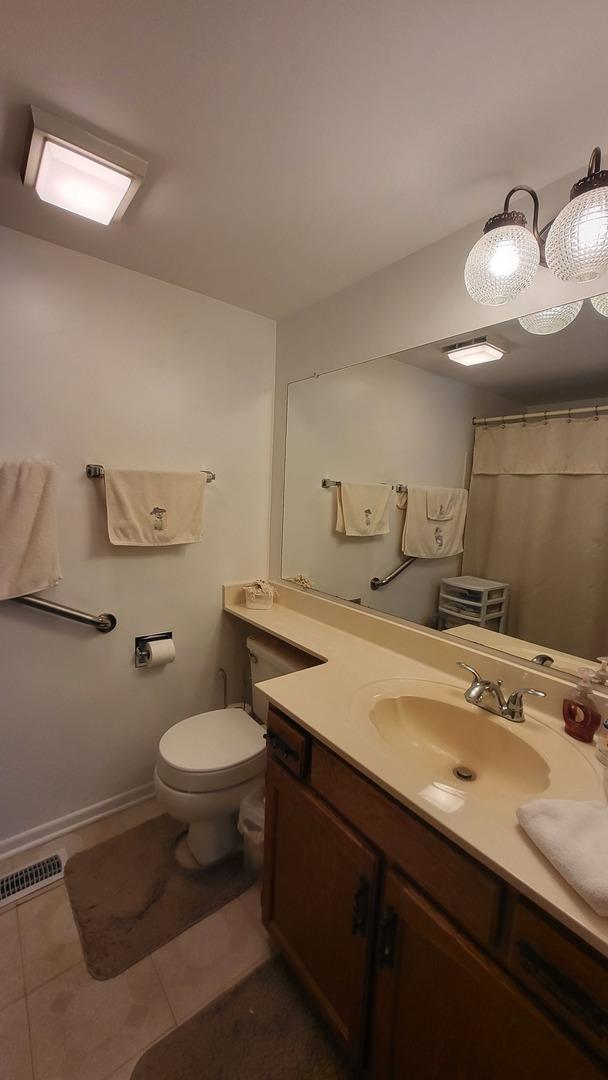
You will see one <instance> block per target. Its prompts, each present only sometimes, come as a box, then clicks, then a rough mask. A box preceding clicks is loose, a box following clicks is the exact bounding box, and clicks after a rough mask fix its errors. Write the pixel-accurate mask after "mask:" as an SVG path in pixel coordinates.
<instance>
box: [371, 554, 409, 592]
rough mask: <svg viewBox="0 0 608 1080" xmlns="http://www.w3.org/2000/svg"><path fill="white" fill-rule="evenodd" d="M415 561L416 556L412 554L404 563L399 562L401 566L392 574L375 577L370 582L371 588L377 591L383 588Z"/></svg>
mask: <svg viewBox="0 0 608 1080" xmlns="http://www.w3.org/2000/svg"><path fill="white" fill-rule="evenodd" d="M413 562H416V556H415V555H410V556H409V558H407V559H405V560H404V561H403V562H402V563H399V566H398V567H397V568H396V569H395V570H393V571H392V572H391V573H390V574H387V575H386V577H383V578H379V577H373V578H372V580H371V581H370V583H369V587H370V589H373V590H374V592H375V591H376V589H382V588H384V586H385V585H390V583H391V581H394V580H395V578H396V577H399V574H402V573H403V571H404V570H407V568H408V566H411V565H412V563H413Z"/></svg>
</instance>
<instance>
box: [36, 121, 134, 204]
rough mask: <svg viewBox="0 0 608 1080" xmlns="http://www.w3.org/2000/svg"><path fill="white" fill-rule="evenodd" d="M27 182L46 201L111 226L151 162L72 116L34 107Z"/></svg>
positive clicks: (130, 197)
mask: <svg viewBox="0 0 608 1080" xmlns="http://www.w3.org/2000/svg"><path fill="white" fill-rule="evenodd" d="M32 118H33V121H34V130H33V132H32V138H31V142H30V149H29V154H28V159H27V165H26V168H25V175H24V177H23V183H24V185H25V187H30V188H34V190H35V191H36V193H37V195H38V196H39V197H40V198H41V199H42V200H43V201H44V202H48V203H52V204H53V205H54V206H59V207H61V208H62V209H63V210H69V211H70V212H71V213H73V214H80V215H81V216H82V217H86V218H90V219H91V220H92V221H98V222H100V223H101V224H102V225H109V224H110V223H111V222H113V221H119V220H120V219H121V217H122V216H123V214H124V212H125V210H126V209H127V207H128V205H129V203H130V202H131V200H132V199H133V197H134V195H135V193H136V192H137V191H138V189H139V188H140V187H141V185H142V183H143V180H144V177H145V175H146V169H147V163H146V162H145V161H143V160H142V159H141V158H138V157H136V156H135V154H130V153H128V152H127V151H126V150H122V149H121V148H120V147H118V146H113V144H112V143H109V142H106V141H105V140H104V139H98V138H97V136H96V135H91V134H90V133H89V132H88V131H83V130H82V129H81V128H78V127H76V126H75V125H74V124H71V123H69V122H68V121H67V120H62V119H61V118H60V117H58V116H52V115H51V114H50V113H46V112H42V110H41V109H36V108H34V107H32Z"/></svg>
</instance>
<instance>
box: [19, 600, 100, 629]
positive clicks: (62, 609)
mask: <svg viewBox="0 0 608 1080" xmlns="http://www.w3.org/2000/svg"><path fill="white" fill-rule="evenodd" d="M12 599H13V600H14V602H15V603H16V604H23V605H24V606H25V607H32V608H37V609H38V610H39V611H47V612H48V613H49V615H60V616H61V618H62V619H71V620H72V622H79V623H84V624H85V625H86V626H92V627H94V629H95V630H99V632H100V634H109V633H110V631H112V630H113V629H114V627H115V626H116V616H115V615H111V614H110V613H109V612H108V611H103V612H102V613H101V615H89V614H88V612H86V611H78V610H77V608H71V607H66V606H65V604H56V603H55V601H54V600H45V599H44V597H42V596H14V597H12Z"/></svg>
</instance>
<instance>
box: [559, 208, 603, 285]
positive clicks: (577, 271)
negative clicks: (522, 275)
mask: <svg viewBox="0 0 608 1080" xmlns="http://www.w3.org/2000/svg"><path fill="white" fill-rule="evenodd" d="M546 259H547V266H548V267H549V269H550V270H552V271H553V273H554V274H555V276H556V277H558V278H560V279H561V280H562V281H593V280H594V279H595V278H597V277H600V275H601V274H604V273H605V272H606V270H608V187H599V188H596V189H594V190H592V191H588V192H586V193H585V194H584V195H578V196H577V197H576V198H575V199H572V201H571V202H569V203H568V205H567V206H565V207H564V209H563V210H561V211H560V213H559V214H558V215H557V217H556V219H555V221H554V222H553V224H552V226H551V229H550V230H549V235H548V237H547V247H546Z"/></svg>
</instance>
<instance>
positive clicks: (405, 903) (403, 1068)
mask: <svg viewBox="0 0 608 1080" xmlns="http://www.w3.org/2000/svg"><path fill="white" fill-rule="evenodd" d="M377 964H378V967H377V975H376V986H375V1001H374V1020H373V1044H372V1060H373V1070H372V1075H373V1077H374V1080H386V1078H389V1077H390V1078H391V1080H410V1078H411V1080H446V1078H447V1077H449V1078H450V1080H513V1077H517V1078H518V1080H573V1078H574V1077H576V1080H599V1077H600V1075H603V1074H600V1072H599V1071H598V1070H597V1069H596V1067H595V1066H594V1065H593V1064H592V1063H591V1061H590V1060H589V1059H588V1058H587V1057H586V1056H585V1055H584V1054H583V1053H582V1051H581V1050H579V1049H578V1047H577V1046H576V1045H575V1044H574V1043H573V1042H571V1041H570V1039H569V1038H567V1037H566V1036H565V1035H564V1034H563V1033H562V1031H561V1030H560V1029H559V1028H558V1027H557V1025H555V1024H554V1023H553V1022H552V1021H551V1020H549V1019H548V1018H547V1017H546V1016H545V1015H544V1014H543V1013H542V1012H541V1011H540V1010H539V1009H538V1008H537V1007H536V1006H535V1005H533V1004H532V1003H531V1002H530V1001H529V999H528V998H527V997H526V996H525V994H524V993H523V992H522V991H521V990H519V988H518V987H517V986H516V984H515V983H514V982H513V981H512V980H511V979H509V977H508V976H507V975H506V974H505V973H504V972H503V971H502V970H501V969H500V968H499V967H498V966H497V965H496V964H494V963H493V962H492V961H490V960H489V959H488V958H487V957H486V956H484V954H483V953H481V952H480V951H479V950H478V949H477V948H476V947H475V946H474V945H473V944H472V943H471V942H470V941H469V940H468V938H466V937H464V936H463V935H462V934H460V933H459V932H458V931H456V930H455V928H454V927H453V926H452V924H451V923H450V922H449V921H448V920H447V919H446V918H445V917H444V916H443V915H440V914H439V912H438V911H437V910H436V909H435V908H434V906H433V905H432V904H430V903H429V902H428V901H427V900H425V899H424V898H423V897H422V896H421V895H420V894H419V893H417V892H416V891H415V890H414V889H413V888H412V887H411V886H409V885H408V884H407V883H406V882H405V881H404V879H402V878H401V877H400V876H399V875H397V874H396V873H393V872H390V873H389V874H388V876H387V881H386V888H385V893H384V901H383V906H382V911H381V915H380V933H379V941H378V956H377Z"/></svg>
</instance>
